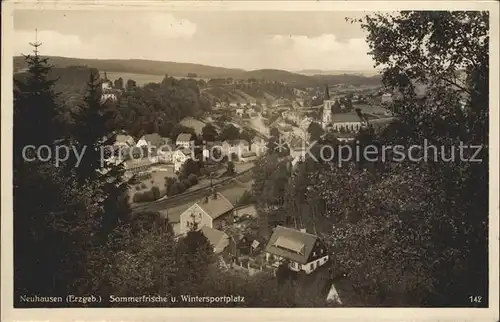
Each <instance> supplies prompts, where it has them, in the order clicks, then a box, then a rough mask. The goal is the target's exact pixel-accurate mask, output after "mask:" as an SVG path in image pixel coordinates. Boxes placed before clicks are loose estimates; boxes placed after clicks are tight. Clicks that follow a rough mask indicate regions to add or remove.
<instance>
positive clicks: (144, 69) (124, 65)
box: [14, 56, 380, 86]
mask: <svg viewBox="0 0 500 322" xmlns="http://www.w3.org/2000/svg"><path fill="white" fill-rule="evenodd" d="M46 57H47V58H49V62H50V64H52V65H54V66H56V67H75V66H87V67H90V68H95V69H98V70H100V71H108V72H123V73H135V74H149V75H165V74H168V75H169V76H176V77H186V76H187V75H188V74H196V76H197V77H200V78H229V77H231V78H234V79H248V78H256V79H264V80H267V81H278V82H285V83H288V84H293V85H297V86H317V85H322V84H325V83H327V84H331V85H334V84H342V83H345V84H350V85H378V84H380V77H379V76H378V75H376V76H371V77H366V76H362V75H325V74H323V75H312V76H308V75H303V74H299V73H292V72H289V71H285V70H279V69H259V70H252V71H246V70H243V69H235V68H224V67H214V66H207V65H201V64H192V63H176V62H164V61H153V60H142V59H82V58H68V57H58V56H46ZM25 67H26V63H25V61H24V57H22V56H16V57H14V72H16V71H19V70H22V69H23V68H25Z"/></svg>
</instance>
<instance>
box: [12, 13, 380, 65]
mask: <svg viewBox="0 0 500 322" xmlns="http://www.w3.org/2000/svg"><path fill="white" fill-rule="evenodd" d="M360 15H362V13H360V12H357V13H355V12H290V11H289V12H249V11H233V12H227V11H218V12H217V11H215V12H214V11H212V12H201V11H193V12H179V11H174V12H172V13H167V12H154V13H153V12H144V11H139V12H131V11H127V12H124V11H57V10H53V11H48V10H43V11H41V10H37V11H35V10H33V11H31V10H30V11H25V10H24V11H16V12H15V14H14V29H15V35H14V42H15V43H14V45H15V46H14V49H15V55H19V54H21V53H29V52H30V51H31V49H30V46H29V45H28V43H29V42H30V41H33V40H34V37H35V32H34V30H35V28H38V39H39V41H41V42H43V46H42V47H41V53H42V54H43V55H54V56H65V57H79V58H100V59H113V58H114V59H132V58H138V59H150V60H161V61H174V62H186V63H198V64H205V65H211V66H220V67H229V68H243V69H247V70H251V69H261V68H274V69H286V70H292V71H293V70H300V69H322V70H360V71H370V70H372V69H373V62H372V60H371V58H370V56H368V55H367V51H368V46H367V44H366V42H365V40H364V37H365V34H364V32H363V31H362V30H361V29H360V27H359V26H358V25H352V24H350V23H348V22H346V21H345V17H359V16H360Z"/></svg>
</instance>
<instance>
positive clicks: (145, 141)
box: [136, 133, 165, 148]
mask: <svg viewBox="0 0 500 322" xmlns="http://www.w3.org/2000/svg"><path fill="white" fill-rule="evenodd" d="M163 144H165V139H163V138H162V137H161V135H160V134H158V133H151V134H146V135H143V136H142V137H141V138H140V139H139V141H137V144H136V146H137V147H149V148H159V147H161V146H162V145H163Z"/></svg>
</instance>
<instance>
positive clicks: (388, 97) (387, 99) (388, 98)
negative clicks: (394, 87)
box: [382, 93, 392, 104]
mask: <svg viewBox="0 0 500 322" xmlns="http://www.w3.org/2000/svg"><path fill="white" fill-rule="evenodd" d="M391 102H392V94H391V93H385V94H383V95H382V104H388V103H391Z"/></svg>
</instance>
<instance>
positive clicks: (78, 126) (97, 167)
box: [72, 73, 130, 236]
mask: <svg viewBox="0 0 500 322" xmlns="http://www.w3.org/2000/svg"><path fill="white" fill-rule="evenodd" d="M87 87H88V89H87V94H86V97H85V105H84V106H82V107H81V109H80V111H79V112H78V113H76V114H75V115H74V118H75V127H74V131H73V141H74V144H75V145H76V146H77V147H78V151H82V150H83V149H85V150H84V151H85V153H83V157H82V159H81V161H80V163H79V164H78V166H76V165H77V162H78V161H77V160H76V158H74V159H73V160H72V161H73V162H72V166H74V171H75V174H76V177H77V181H78V183H79V185H80V186H82V187H90V188H91V189H92V194H93V200H94V202H95V203H96V204H98V205H99V206H100V207H101V211H100V216H101V220H102V222H101V223H102V227H101V228H102V233H103V236H107V234H108V233H109V232H110V231H111V230H112V229H113V228H114V227H115V226H116V224H117V223H118V221H119V218H124V217H125V216H127V215H128V213H129V212H130V209H129V207H128V198H127V197H126V193H127V190H128V182H124V180H123V175H124V168H123V165H122V164H110V163H107V162H106V161H105V160H104V158H105V155H106V151H110V150H111V151H112V143H113V142H114V140H115V137H116V135H114V134H113V135H111V134H110V133H109V132H110V131H109V129H108V126H109V124H110V120H111V119H112V118H113V113H112V112H111V111H109V110H107V109H106V107H105V105H103V104H102V102H101V95H100V82H99V81H98V75H96V74H93V73H92V74H91V75H90V79H89V82H88V83H87Z"/></svg>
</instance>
